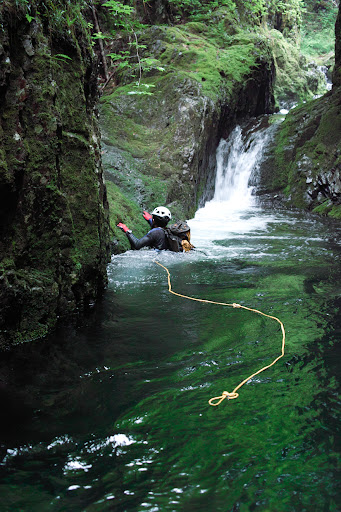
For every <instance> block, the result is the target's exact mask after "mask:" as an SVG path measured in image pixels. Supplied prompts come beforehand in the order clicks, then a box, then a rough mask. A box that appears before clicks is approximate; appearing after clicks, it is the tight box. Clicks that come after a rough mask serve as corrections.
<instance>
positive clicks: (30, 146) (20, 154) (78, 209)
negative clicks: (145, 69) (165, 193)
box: [0, 1, 109, 347]
mask: <svg viewBox="0 0 341 512" xmlns="http://www.w3.org/2000/svg"><path fill="white" fill-rule="evenodd" d="M64 4H65V5H64V6H63V9H62V8H61V6H59V3H58V2H57V3H56V2H54V4H53V5H52V3H51V5H50V3H49V2H38V1H37V2H30V4H28V3H24V2H22V3H19V2H11V1H5V2H2V4H1V6H0V21H1V31H0V65H1V67H0V139H1V148H0V232H1V235H0V256H1V262H0V302H1V310H0V346H1V347H4V346H7V345H9V344H10V343H16V342H20V341H25V340H28V339H32V338H35V337H40V336H42V335H44V334H45V333H46V332H48V330H49V329H50V328H51V327H53V326H54V325H55V324H56V321H57V319H58V318H65V317H67V316H68V315H71V314H74V312H75V311H77V310H81V309H83V308H85V307H87V306H89V304H91V303H92V302H93V301H94V300H95V299H96V298H97V297H98V295H99V294H100V293H101V290H102V289H103V287H104V286H105V283H106V263H107V261H108V258H109V244H108V241H109V232H108V204H107V198H106V190H105V186H104V183H103V175H102V168H101V165H100V142H99V131H98V126H97V116H96V110H95V105H96V101H97V75H96V72H97V70H96V65H95V62H94V57H93V52H92V49H91V45H90V41H89V35H88V34H87V30H86V27H87V23H86V21H85V20H84V18H83V13H82V12H80V11H79V8H77V7H72V6H70V5H69V4H67V3H65V2H64ZM28 5H29V9H28ZM52 7H53V9H52ZM68 9H74V10H75V12H69V11H68ZM77 9H78V11H77ZM76 11H77V12H76ZM67 20H69V22H67Z"/></svg>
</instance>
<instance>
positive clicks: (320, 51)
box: [301, 0, 338, 65]
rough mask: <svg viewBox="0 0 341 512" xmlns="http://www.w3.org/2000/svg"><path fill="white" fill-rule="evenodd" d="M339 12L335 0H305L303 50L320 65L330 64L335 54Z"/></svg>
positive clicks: (302, 32)
mask: <svg viewBox="0 0 341 512" xmlns="http://www.w3.org/2000/svg"><path fill="white" fill-rule="evenodd" d="M337 13H338V8H337V6H336V5H334V3H333V2H326V1H325V2H322V1H321V2H315V1H312V0H304V11H303V25H302V31H301V52H302V53H303V55H305V56H306V57H307V58H309V59H311V60H315V61H316V62H317V63H318V64H320V65H323V64H325V65H330V64H331V62H330V61H331V58H332V57H333V55H334V46H335V21H336V17H337Z"/></svg>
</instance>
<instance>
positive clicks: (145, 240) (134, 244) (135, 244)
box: [117, 222, 153, 250]
mask: <svg viewBox="0 0 341 512" xmlns="http://www.w3.org/2000/svg"><path fill="white" fill-rule="evenodd" d="M117 227H118V228H120V229H122V231H123V232H124V233H125V234H126V235H127V238H128V240H129V242H130V246H131V248H132V249H135V250H139V249H142V247H150V246H151V244H152V242H153V241H152V239H151V238H150V237H149V236H148V235H149V233H147V234H146V235H144V236H143V237H142V238H140V239H138V238H136V236H135V235H133V233H132V231H131V229H129V228H128V227H127V226H126V225H125V224H123V223H122V222H120V223H119V224H117Z"/></svg>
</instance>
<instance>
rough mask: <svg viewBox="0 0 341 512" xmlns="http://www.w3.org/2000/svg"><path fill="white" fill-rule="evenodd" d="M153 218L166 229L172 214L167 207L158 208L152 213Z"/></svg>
mask: <svg viewBox="0 0 341 512" xmlns="http://www.w3.org/2000/svg"><path fill="white" fill-rule="evenodd" d="M152 215H153V218H154V219H155V221H156V222H157V224H158V225H160V226H161V227H165V226H166V225H167V223H168V222H169V221H170V220H171V218H172V214H171V212H170V211H169V210H168V208H166V207H165V206H157V207H156V208H154V210H153V211H152Z"/></svg>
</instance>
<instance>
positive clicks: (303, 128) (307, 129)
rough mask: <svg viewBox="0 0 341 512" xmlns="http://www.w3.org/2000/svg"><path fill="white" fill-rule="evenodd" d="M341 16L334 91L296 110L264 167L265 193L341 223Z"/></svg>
mask: <svg viewBox="0 0 341 512" xmlns="http://www.w3.org/2000/svg"><path fill="white" fill-rule="evenodd" d="M339 27H340V10H339V16H338V20H337V23H336V59H335V71H334V83H333V88H332V91H330V92H328V93H327V94H325V95H324V96H323V97H322V98H318V99H316V100H313V101H311V102H308V103H306V104H304V105H302V106H300V107H297V108H295V109H293V110H292V111H291V112H290V113H289V114H288V116H287V117H286V119H285V121H284V122H283V123H282V125H281V127H280V129H279V130H278V133H277V136H276V139H275V145H274V147H273V150H272V154H271V155H269V158H268V161H267V163H266V165H265V166H263V170H262V175H261V188H262V191H263V192H271V193H273V192H276V193H277V192H279V193H281V194H283V198H284V199H285V201H287V202H288V203H289V204H292V205H294V206H296V207H299V208H304V209H308V210H312V211H314V212H316V213H320V214H323V215H329V216H331V217H337V218H341V86H340V84H339V81H338V76H339V73H340V68H341V62H340V52H339V48H340V39H341V34H340V30H339Z"/></svg>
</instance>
